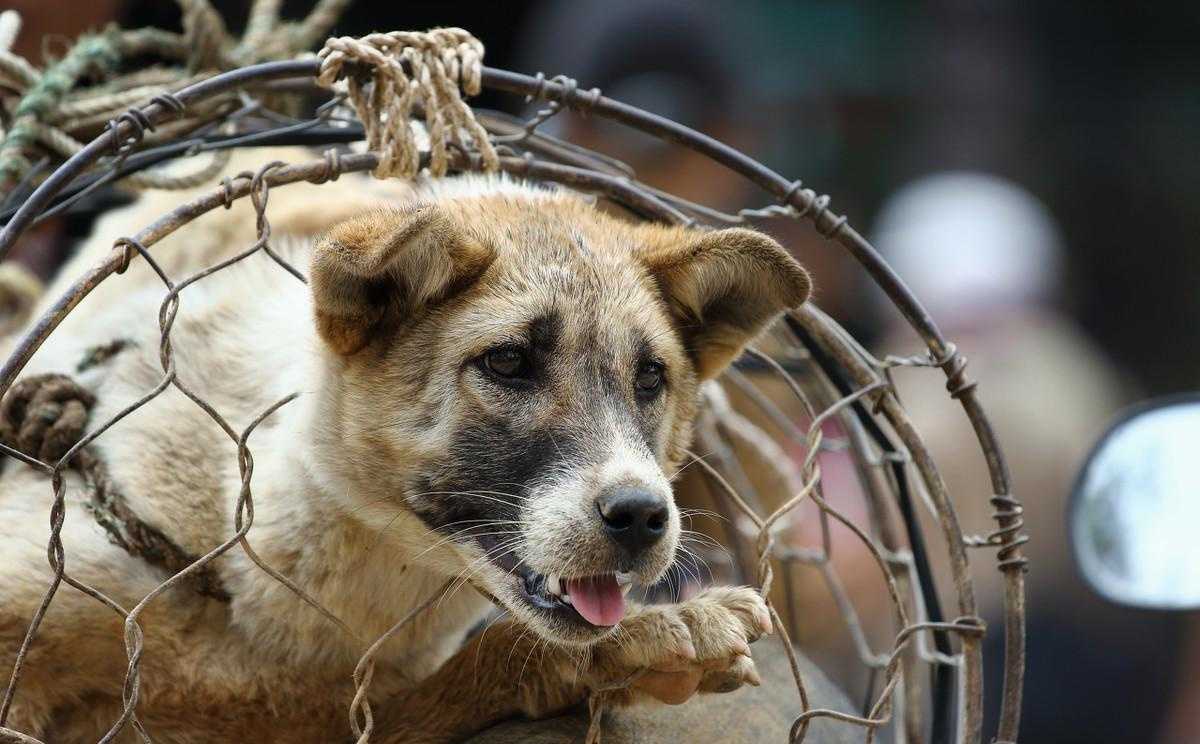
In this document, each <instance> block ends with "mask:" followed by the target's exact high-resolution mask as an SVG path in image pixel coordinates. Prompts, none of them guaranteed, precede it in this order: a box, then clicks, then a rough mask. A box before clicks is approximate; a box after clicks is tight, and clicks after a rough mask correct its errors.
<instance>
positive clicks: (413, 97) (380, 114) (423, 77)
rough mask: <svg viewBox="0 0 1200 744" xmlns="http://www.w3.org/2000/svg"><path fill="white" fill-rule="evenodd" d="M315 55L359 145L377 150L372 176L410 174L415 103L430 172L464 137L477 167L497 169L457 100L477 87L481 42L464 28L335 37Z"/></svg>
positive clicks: (416, 144) (416, 161) (444, 165)
mask: <svg viewBox="0 0 1200 744" xmlns="http://www.w3.org/2000/svg"><path fill="white" fill-rule="evenodd" d="M318 57H319V58H320V59H321V69H320V72H319V73H318V74H317V83H318V84H319V85H322V86H324V87H326V88H333V87H334V86H335V85H340V84H343V83H344V85H345V87H346V91H347V97H348V99H349V101H350V104H351V106H352V107H353V108H354V111H355V113H356V114H357V115H358V118H359V120H360V121H361V122H362V124H363V128H364V129H365V131H366V136H367V145H368V147H369V148H370V149H371V150H374V151H376V152H378V153H379V165H378V166H376V168H375V171H374V174H375V176H376V177H378V178H390V177H401V178H413V177H414V176H416V175H417V172H418V171H419V170H420V167H421V149H420V144H421V140H422V139H424V137H423V136H422V135H423V134H424V133H422V132H421V131H420V129H419V125H417V124H416V123H415V122H414V121H413V113H414V110H416V109H418V108H419V109H420V110H422V111H423V112H424V117H425V129H426V130H427V134H428V140H429V172H430V173H431V174H432V175H434V176H442V175H445V173H446V171H447V169H448V168H449V164H450V157H449V155H448V151H449V149H450V148H451V147H455V146H456V147H462V148H463V149H466V143H467V141H469V142H470V143H471V144H472V145H473V146H474V149H475V150H476V151H477V152H478V153H479V156H480V158H481V159H482V160H483V167H484V170H487V171H495V170H497V169H498V168H499V167H500V160H499V157H498V156H497V155H496V151H495V148H494V147H493V145H492V143H491V141H490V140H489V139H488V134H487V131H486V130H484V128H483V127H482V126H481V125H480V124H479V122H477V121H476V120H475V115H474V113H473V112H472V111H471V109H470V107H469V106H467V104H466V103H464V102H463V99H462V96H463V94H465V95H468V96H473V95H477V94H478V93H479V92H480V91H481V90H482V89H483V44H482V43H481V42H480V41H479V40H478V39H476V38H475V37H474V36H472V35H471V34H470V33H468V32H466V31H464V30H463V29H461V28H436V29H433V30H432V31H426V32H423V33H422V32H416V31H393V32H391V33H386V34H381V33H376V34H368V35H366V36H364V37H362V38H360V39H354V38H351V37H348V36H342V37H337V38H331V39H329V40H328V41H326V42H325V47H324V48H323V49H322V50H321V51H320V52H319V53H318Z"/></svg>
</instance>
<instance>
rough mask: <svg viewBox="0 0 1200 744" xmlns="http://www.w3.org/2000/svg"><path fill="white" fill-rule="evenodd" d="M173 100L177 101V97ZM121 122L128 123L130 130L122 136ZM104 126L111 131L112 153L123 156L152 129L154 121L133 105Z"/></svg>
mask: <svg viewBox="0 0 1200 744" xmlns="http://www.w3.org/2000/svg"><path fill="white" fill-rule="evenodd" d="M175 100H176V101H177V102H178V101H179V99H175ZM122 122H125V123H128V124H129V126H130V132H129V134H128V135H126V136H125V137H124V138H122V137H121V124H122ZM104 128H105V129H106V130H108V131H109V132H110V133H111V134H110V137H111V141H112V151H113V154H114V155H116V156H117V157H124V156H125V155H128V154H129V152H130V151H131V150H132V149H133V148H134V147H137V145H138V143H139V142H141V141H142V138H144V137H145V136H146V132H153V131H154V123H153V122H151V121H150V117H148V116H146V114H144V113H143V112H142V110H141V109H140V108H136V107H135V108H131V109H129V110H128V111H126V112H125V113H123V114H121V115H119V116H117V117H116V118H114V119H111V120H110V121H109V122H108V124H107V125H106V126H105V127H104Z"/></svg>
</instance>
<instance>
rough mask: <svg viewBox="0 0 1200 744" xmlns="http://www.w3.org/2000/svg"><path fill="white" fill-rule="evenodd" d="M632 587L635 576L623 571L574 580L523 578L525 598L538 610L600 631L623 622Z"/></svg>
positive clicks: (533, 574) (530, 574)
mask: <svg viewBox="0 0 1200 744" xmlns="http://www.w3.org/2000/svg"><path fill="white" fill-rule="evenodd" d="M632 586H633V574H631V573H624V572H621V571H617V572H615V573H607V574H600V575H598V576H585V577H582V578H573V579H566V578H560V577H558V576H547V575H545V574H540V573H536V572H533V571H526V572H524V574H523V575H522V588H523V590H524V592H525V598H526V599H527V600H528V601H529V603H530V604H532V605H533V606H534V607H537V608H538V609H541V610H545V611H548V612H553V613H555V614H557V615H559V616H561V617H562V618H564V619H567V620H574V621H575V622H580V621H582V622H585V623H587V624H588V625H594V626H598V627H607V626H611V625H616V624H617V623H619V622H621V619H622V618H624V617H625V595H626V594H628V593H629V589H630V588H631V587H632Z"/></svg>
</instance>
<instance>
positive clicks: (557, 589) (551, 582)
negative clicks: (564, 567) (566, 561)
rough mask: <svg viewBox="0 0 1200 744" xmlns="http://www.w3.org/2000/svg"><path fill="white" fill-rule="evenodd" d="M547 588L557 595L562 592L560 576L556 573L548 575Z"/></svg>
mask: <svg viewBox="0 0 1200 744" xmlns="http://www.w3.org/2000/svg"><path fill="white" fill-rule="evenodd" d="M546 590H547V591H548V592H550V593H551V594H554V595H556V596H557V595H559V594H562V586H561V585H560V584H559V581H558V577H557V576H555V575H554V574H550V575H549V576H547V577H546Z"/></svg>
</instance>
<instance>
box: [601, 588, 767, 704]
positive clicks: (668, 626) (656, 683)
mask: <svg viewBox="0 0 1200 744" xmlns="http://www.w3.org/2000/svg"><path fill="white" fill-rule="evenodd" d="M770 632H771V616H770V613H768V611H767V606H766V604H765V603H764V602H763V599H762V597H761V596H759V594H758V592H757V591H755V590H753V589H750V588H748V587H713V588H710V589H706V590H705V591H703V592H701V593H700V594H698V595H696V596H695V597H693V598H691V599H689V600H687V601H686V602H681V603H679V604H673V605H656V606H652V607H645V608H643V609H642V610H641V611H639V612H638V613H637V614H636V615H632V616H631V617H628V618H626V620H625V621H623V622H622V623H621V625H620V626H619V627H618V628H617V631H616V633H615V634H614V635H613V636H612V637H611V638H610V639H608V640H607V641H605V642H603V643H602V644H601V645H600V647H599V648H598V649H597V650H596V653H595V655H594V662H593V667H592V674H591V677H592V689H593V690H594V691H604V690H614V691H615V690H616V689H617V688H620V687H621V686H622V685H623V683H624V682H628V690H632V691H633V692H634V693H641V694H643V695H649V696H650V697H652V698H654V699H656V700H659V701H661V702H664V703H669V704H672V705H677V704H679V703H683V702H685V701H686V700H688V699H689V698H691V697H692V696H693V695H695V694H696V693H697V692H732V691H733V690H736V689H738V688H739V687H741V686H742V685H744V684H747V683H748V684H751V685H755V686H757V685H758V684H759V683H760V681H761V680H760V678H759V676H758V672H757V670H755V668H754V660H753V659H752V658H751V657H750V644H751V643H754V642H755V641H756V640H758V639H759V638H760V637H761V636H762V635H763V634H764V633H770Z"/></svg>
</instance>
